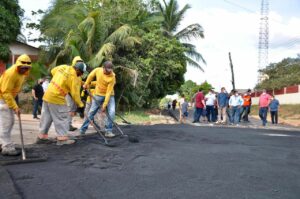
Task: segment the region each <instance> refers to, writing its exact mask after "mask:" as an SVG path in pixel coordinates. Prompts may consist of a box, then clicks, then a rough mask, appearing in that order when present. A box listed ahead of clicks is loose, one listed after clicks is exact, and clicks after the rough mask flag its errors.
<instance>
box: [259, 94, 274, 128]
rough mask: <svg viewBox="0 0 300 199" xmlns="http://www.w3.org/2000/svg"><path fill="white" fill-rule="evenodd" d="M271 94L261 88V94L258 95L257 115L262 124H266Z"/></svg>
mask: <svg viewBox="0 0 300 199" xmlns="http://www.w3.org/2000/svg"><path fill="white" fill-rule="evenodd" d="M271 99H272V97H271V95H269V94H268V93H267V91H266V89H263V92H262V94H261V95H260V96H259V104H258V105H259V117H260V119H261V121H262V125H263V126H266V124H267V115H268V107H269V104H270V102H271Z"/></svg>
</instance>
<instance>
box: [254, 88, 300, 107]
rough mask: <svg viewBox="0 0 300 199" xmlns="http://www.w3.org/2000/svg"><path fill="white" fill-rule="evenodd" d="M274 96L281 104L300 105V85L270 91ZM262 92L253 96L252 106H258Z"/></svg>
mask: <svg viewBox="0 0 300 199" xmlns="http://www.w3.org/2000/svg"><path fill="white" fill-rule="evenodd" d="M268 93H270V94H274V96H275V98H276V99H278V100H279V102H280V104H300V85H295V86H289V87H285V88H282V89H279V90H272V91H268ZM260 94H261V92H255V93H253V94H252V104H254V105H258V101H259V95H260Z"/></svg>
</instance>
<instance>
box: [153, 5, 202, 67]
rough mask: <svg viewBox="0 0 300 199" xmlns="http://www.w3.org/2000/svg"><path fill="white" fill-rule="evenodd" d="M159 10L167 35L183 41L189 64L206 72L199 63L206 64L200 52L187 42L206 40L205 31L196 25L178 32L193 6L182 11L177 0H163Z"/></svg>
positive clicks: (185, 7)
mask: <svg viewBox="0 0 300 199" xmlns="http://www.w3.org/2000/svg"><path fill="white" fill-rule="evenodd" d="M158 8H159V11H160V13H161V15H162V16H163V22H162V27H163V29H164V32H165V34H166V35H167V36H169V37H175V38H176V39H178V40H179V41H181V44H182V45H183V46H184V47H185V48H186V51H185V54H186V60H187V62H188V63H189V64H190V65H191V66H194V67H196V68H199V69H200V70H202V71H204V70H203V68H202V67H201V65H200V64H199V63H198V62H199V61H200V62H202V63H204V64H205V60H204V58H203V57H202V55H201V54H200V53H199V52H197V50H196V46H195V45H193V44H190V43H187V42H186V41H190V40H191V39H192V38H196V39H198V38H204V30H203V28H202V26H201V25H200V24H198V23H195V24H191V25H189V26H187V27H186V28H184V29H182V30H180V31H178V27H179V25H180V23H181V22H182V20H183V18H184V15H185V14H186V12H187V10H188V9H190V8H191V6H190V5H188V4H187V5H185V6H184V7H183V8H182V9H181V10H180V9H179V5H178V2H177V0H169V2H166V0H163V3H160V2H158Z"/></svg>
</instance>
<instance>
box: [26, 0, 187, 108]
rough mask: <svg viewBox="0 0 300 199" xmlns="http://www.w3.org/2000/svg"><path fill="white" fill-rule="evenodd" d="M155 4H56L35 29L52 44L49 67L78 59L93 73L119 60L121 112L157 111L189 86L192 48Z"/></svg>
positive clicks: (63, 0)
mask: <svg viewBox="0 0 300 199" xmlns="http://www.w3.org/2000/svg"><path fill="white" fill-rule="evenodd" d="M154 2H155V1H154V0H149V1H142V0H119V1H115V0H102V1H99V0H91V1H82V0H77V1H70V0H55V1H54V2H53V6H52V7H51V8H50V10H48V11H46V12H45V15H44V17H43V19H42V20H41V23H40V24H30V26H31V27H32V28H38V29H40V31H41V33H42V34H41V37H40V38H38V39H41V40H43V41H45V42H46V45H45V46H43V51H42V54H41V58H42V60H43V63H52V66H54V65H58V64H61V63H68V62H71V59H72V58H73V57H74V56H76V55H80V56H81V57H82V58H83V59H84V60H85V61H86V62H88V64H89V65H90V66H91V67H98V66H99V65H100V64H101V62H102V61H103V60H106V59H109V60H113V62H114V64H115V65H116V68H115V70H114V71H115V73H116V76H117V84H116V86H115V93H116V101H117V104H119V108H121V109H124V110H125V109H127V110H128V109H132V107H136V106H138V107H151V106H152V105H154V104H156V103H157V102H158V100H159V99H160V98H162V97H163V96H165V95H166V94H173V93H175V92H176V91H177V90H178V88H179V87H180V85H181V84H183V83H184V73H185V72H186V62H187V59H186V56H185V52H186V47H184V46H183V45H182V44H181V43H180V42H179V40H178V39H177V38H175V37H166V36H165V32H164V31H162V29H161V26H160V24H157V23H156V21H155V20H153V17H154V18H155V17H156V16H154V15H153V9H154V7H153V6H154ZM40 13H42V12H40Z"/></svg>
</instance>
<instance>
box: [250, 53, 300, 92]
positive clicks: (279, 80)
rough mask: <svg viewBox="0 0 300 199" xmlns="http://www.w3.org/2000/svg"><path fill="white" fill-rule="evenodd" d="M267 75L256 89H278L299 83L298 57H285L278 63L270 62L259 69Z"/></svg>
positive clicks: (299, 66) (299, 67)
mask: <svg viewBox="0 0 300 199" xmlns="http://www.w3.org/2000/svg"><path fill="white" fill-rule="evenodd" d="M260 72H261V73H263V74H265V75H267V77H268V78H266V79H265V80H264V81H262V82H261V83H259V84H257V85H256V89H270V90H272V89H280V88H283V87H286V86H292V85H298V84H300V58H296V59H293V58H287V59H284V60H282V61H281V62H279V63H272V64H270V65H269V66H267V67H266V68H265V69H263V70H261V71H260Z"/></svg>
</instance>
